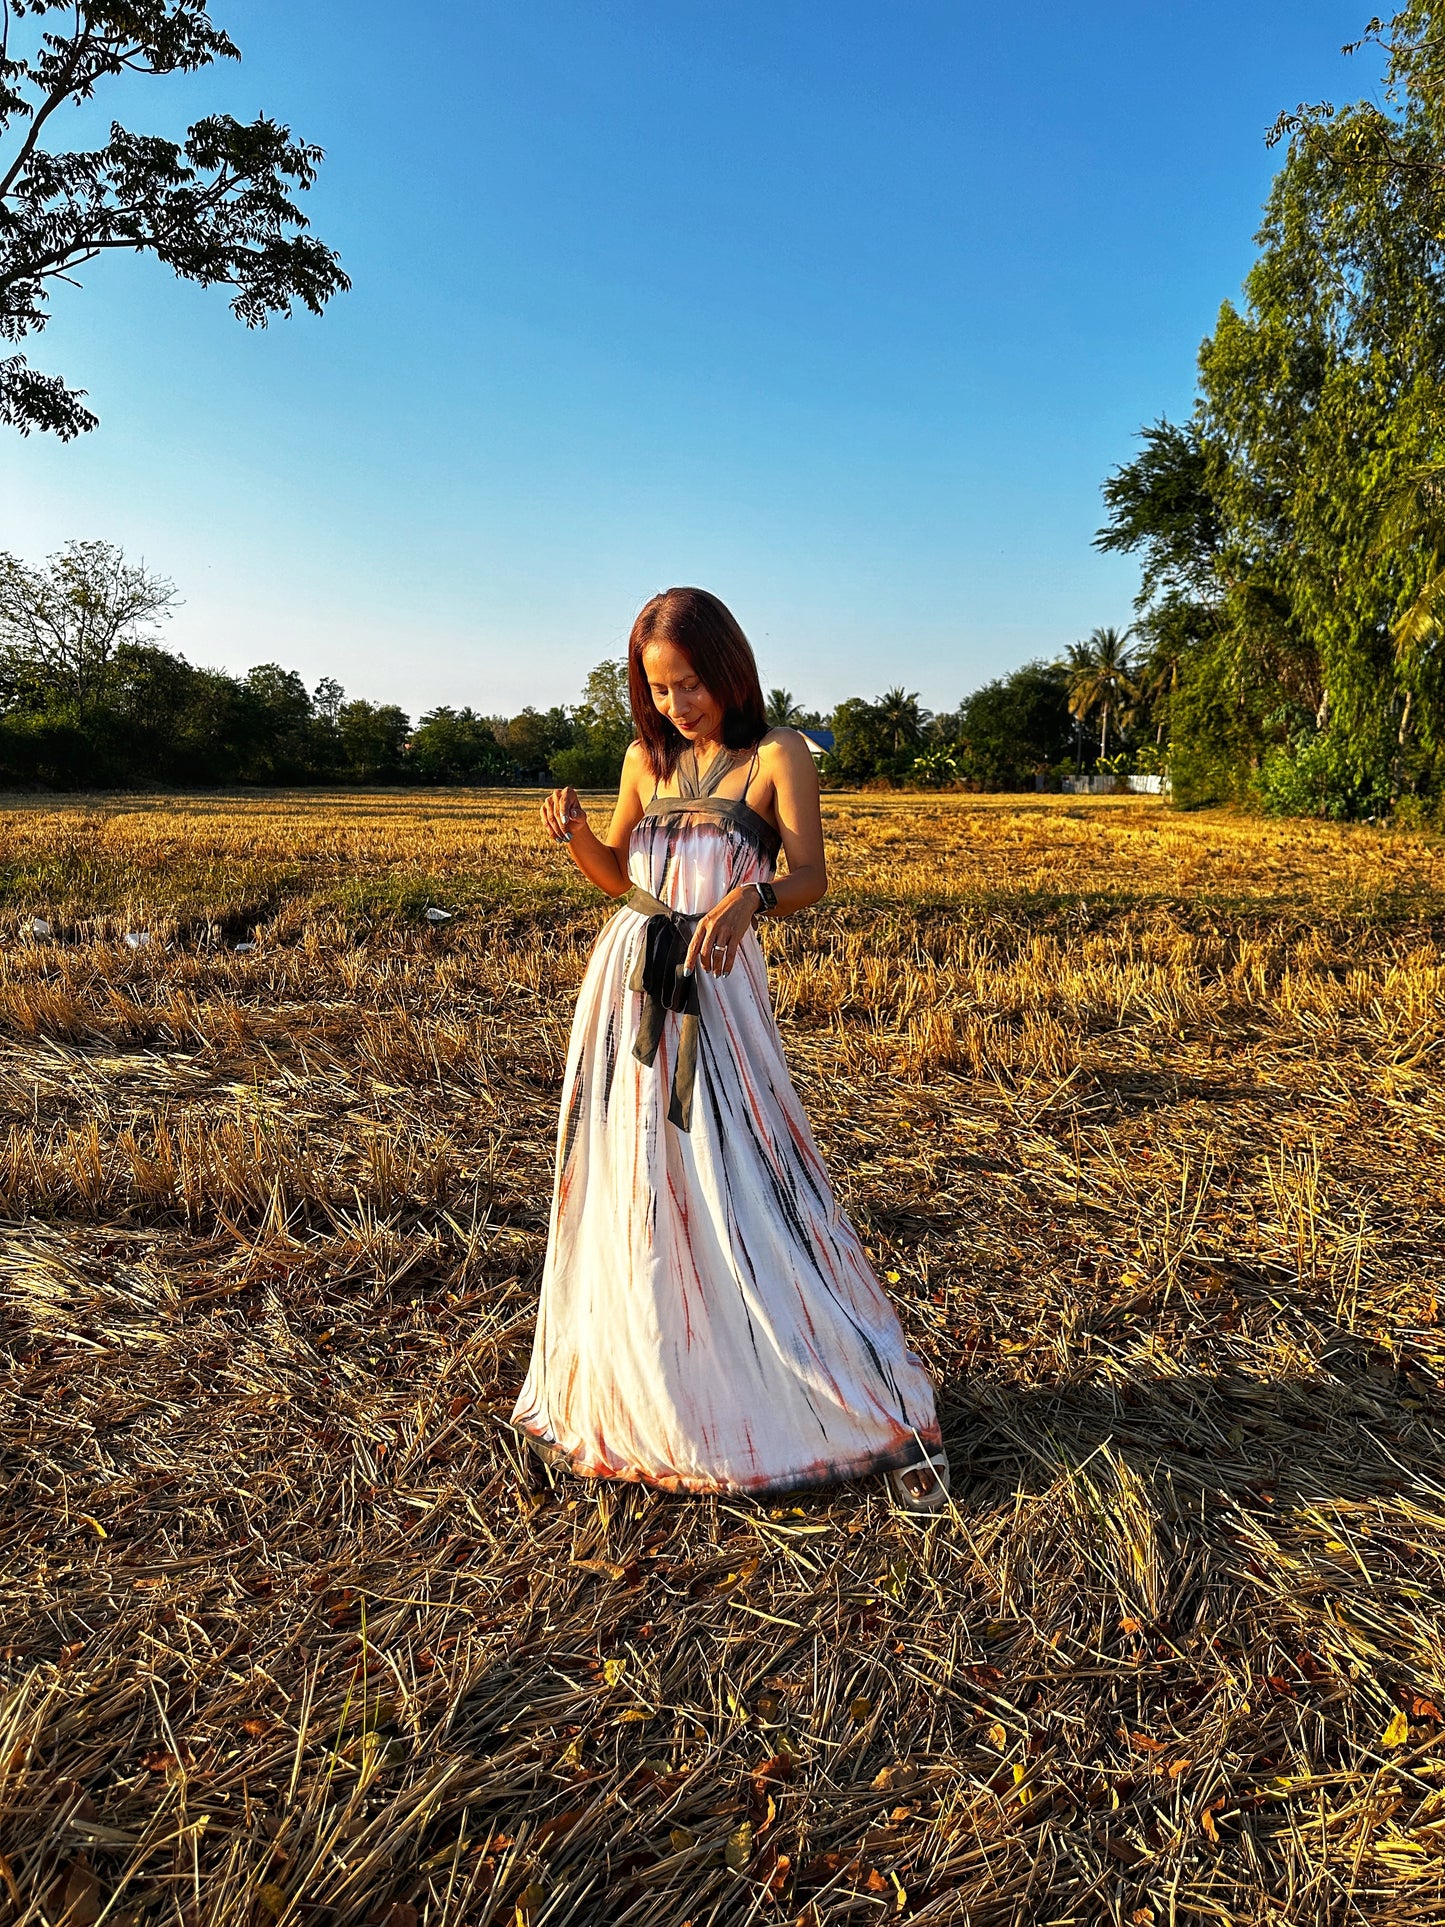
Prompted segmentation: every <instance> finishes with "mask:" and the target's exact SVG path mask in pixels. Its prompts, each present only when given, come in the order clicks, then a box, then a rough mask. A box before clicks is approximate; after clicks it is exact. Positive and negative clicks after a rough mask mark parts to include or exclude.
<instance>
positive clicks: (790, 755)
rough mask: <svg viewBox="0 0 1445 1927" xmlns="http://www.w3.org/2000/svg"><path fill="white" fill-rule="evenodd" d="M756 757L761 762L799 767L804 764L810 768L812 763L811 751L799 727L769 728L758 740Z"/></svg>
mask: <svg viewBox="0 0 1445 1927" xmlns="http://www.w3.org/2000/svg"><path fill="white" fill-rule="evenodd" d="M758 757H759V760H760V761H762V762H766V763H773V764H775V765H781V766H786V765H788V764H792V765H794V766H795V767H797V768H799V769H801V768H802V767H803V766H804V765H805V764H806V765H807V766H808V767H809V768H810V769H811V768H812V764H813V752H812V750H811V749H809V747H808V739H807V737H806V736H805V735H804V734H803V732H802V731H801V730H800V729H770V730H769V731H768V733H767V735H766V736H763V737H760V738H759V740H758Z"/></svg>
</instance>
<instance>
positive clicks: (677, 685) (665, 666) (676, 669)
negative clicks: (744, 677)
mask: <svg viewBox="0 0 1445 1927" xmlns="http://www.w3.org/2000/svg"><path fill="white" fill-rule="evenodd" d="M642 668H643V673H644V674H645V675H646V677H647V686H648V688H649V689H650V690H651V691H652V700H653V702H654V703H655V705H656V706H657V710H658V713H659V715H662V716H665V717H666V718H667V720H668V721H669V722H670V723H671V724H672V726H673V728H674V729H675V730H677V731H678V733H679V734H680V735H682V736H685V737H686V738H687V740H688V742H690V743H698V742H719V741H721V739H722V725H723V712H722V704H721V703H719V702H716V701H714V699H713V697H712V695H711V694H710V692H709V691H708V690H707V689H706V688H704V686H703V683H702V679H701V678H700V677H699V675H698V673H697V671H696V670H695V669H694V668H693V666H692V664H691V663H690V662H689V661H688V659H687V657H686V656H685V655H684V654H683V653H682V651H681V650H680V649H679V648H677V647H676V646H675V645H674V644H673V643H670V642H650V643H648V645H647V647H646V648H645V649H644V650H643V652H642Z"/></svg>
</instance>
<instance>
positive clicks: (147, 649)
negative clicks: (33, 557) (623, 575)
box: [0, 542, 632, 789]
mask: <svg viewBox="0 0 1445 1927" xmlns="http://www.w3.org/2000/svg"><path fill="white" fill-rule="evenodd" d="M174 601H175V594H174V591H173V589H172V587H171V585H170V583H168V582H166V581H165V580H164V579H162V578H161V577H159V576H154V575H151V574H150V573H148V572H147V570H146V569H145V568H144V567H142V566H139V565H137V564H135V563H131V562H128V561H127V560H126V559H125V557H124V556H123V555H122V554H121V552H120V551H119V550H118V549H116V548H114V547H112V546H111V545H110V544H108V543H105V542H71V543H69V544H67V546H66V547H65V548H64V549H63V550H61V552H60V553H59V554H58V555H54V556H52V557H51V558H50V560H49V562H48V563H47V564H46V565H45V566H44V567H43V568H38V569H36V568H29V567H27V566H26V565H25V564H24V563H23V562H20V561H19V560H17V559H16V558H15V557H14V556H11V555H0V785H4V786H5V787H7V788H11V789H16V788H21V789H29V788H36V787H39V788H51V789H91V788H124V787H128V786H132V785H137V784H168V783H174V784H181V785H185V786H192V785H202V786H211V785H223V784H246V783H253V784H293V783H366V784H377V783H512V782H534V783H535V782H573V783H577V784H579V785H584V786H592V785H598V784H607V783H611V782H615V780H616V776H617V772H618V770H619V769H620V767H621V762H622V754H623V751H624V750H625V749H626V747H627V744H628V743H629V742H630V741H631V739H632V724H631V718H630V714H629V710H628V703H627V677H626V672H625V669H624V667H623V665H622V664H620V663H616V662H607V663H602V664H599V666H598V667H597V668H596V669H594V670H593V672H592V674H591V675H590V676H589V677H588V679H587V685H586V688H585V690H584V691H583V696H582V700H581V702H580V703H578V704H577V705H576V706H575V707H573V708H566V709H564V708H553V709H548V710H537V709H533V708H530V707H529V708H527V709H524V710H523V711H522V712H521V714H520V715H518V716H511V717H507V716H486V715H482V714H479V713H478V712H477V711H476V710H474V709H471V708H461V709H458V708H453V707H450V706H447V705H443V706H441V707H439V708H436V709H431V710H428V711H427V712H426V713H425V714H424V715H423V716H421V717H420V718H419V719H418V720H417V721H416V722H415V723H414V722H413V721H412V719H411V718H410V717H409V716H408V715H407V714H406V712H405V711H404V710H403V709H401V708H399V707H398V706H397V705H396V704H395V703H373V702H367V701H365V700H364V699H362V698H358V697H351V698H348V696H347V695H346V692H345V691H344V690H343V689H342V687H341V685H340V684H339V683H338V682H335V681H334V680H332V679H331V678H330V677H323V678H322V680H321V681H320V682H319V683H318V684H317V685H316V687H315V688H314V689H308V688H307V687H306V684H305V683H304V682H303V681H302V679H301V677H300V676H299V675H297V673H296V672H295V670H292V669H284V668H282V667H281V665H280V664H279V663H274V662H266V663H259V664H258V665H257V666H256V667H255V668H254V669H251V670H249V671H248V672H247V673H246V674H245V675H243V676H233V675H229V674H227V673H226V672H225V671H224V670H219V669H204V668H198V667H197V666H196V665H195V664H193V663H190V662H187V661H186V659H185V658H184V657H183V656H181V655H179V654H177V653H176V652H175V651H173V650H171V649H167V648H164V647H162V646H161V645H160V643H159V642H158V640H157V635H158V631H159V626H160V624H161V623H162V622H163V621H164V620H165V618H166V617H167V615H168V614H169V612H170V610H171V608H172V605H173V603H174Z"/></svg>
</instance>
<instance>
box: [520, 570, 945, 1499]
mask: <svg viewBox="0 0 1445 1927" xmlns="http://www.w3.org/2000/svg"><path fill="white" fill-rule="evenodd" d="M627 668H628V684H629V690H630V694H631V698H632V714H633V718H634V721H635V724H636V728H637V741H636V742H634V743H633V744H632V745H631V747H630V748H629V750H628V752H627V756H626V758H625V760H624V763H623V767H622V783H621V789H620V792H619V795H618V798H617V806H616V808H615V809H614V811H613V813H612V826H611V828H610V829H609V830H608V832H607V836H606V838H605V839H600V838H598V837H597V836H596V835H595V834H594V832H593V830H592V829H591V827H590V825H589V824H588V822H587V819H586V817H585V815H584V814H583V811H582V808H581V805H580V803H579V802H578V800H577V795H576V792H575V791H574V790H571V789H560V790H554V791H553V792H552V794H551V795H550V796H549V797H548V798H547V801H546V803H545V804H544V805H543V807H542V820H543V822H544V823H545V825H546V827H547V829H548V830H549V831H550V832H551V834H552V835H553V836H554V837H555V838H557V839H558V840H560V841H562V842H564V843H566V844H567V845H568V847H569V849H570V851H571V855H572V860H573V861H574V862H575V863H576V864H577V866H578V868H579V869H580V870H581V871H582V872H583V874H584V875H585V876H587V877H589V878H590V879H591V881H592V882H593V883H595V884H596V885H597V886H598V888H599V889H601V890H605V891H606V893H607V894H608V895H609V896H613V897H623V896H625V897H626V899H627V901H626V904H625V906H624V908H623V909H622V911H621V912H620V913H619V914H618V915H617V916H615V917H613V918H612V919H611V920H610V921H609V922H608V924H607V925H606V927H605V928H604V930H603V932H602V935H601V936H600V938H599V939H598V942H597V946H596V948H595V950H594V951H593V953H592V958H591V961H590V963H589V965H588V968H587V974H586V977H585V978H584V980H583V984H582V991H581V995H580V997H579V998H578V1003H577V1015H576V1019H575V1021H574V1023H573V1027H572V1042H571V1047H570V1049H569V1051H568V1054H567V1070H566V1077H565V1082H564V1095H563V1102H562V1119H561V1126H560V1130H559V1133H558V1150H557V1179H556V1190H555V1194H554V1198H553V1204H552V1224H551V1236H550V1239H549V1243H548V1248H547V1262H546V1267H545V1270H544V1273H543V1278H542V1297H541V1304H540V1307H539V1311H538V1318H537V1336H536V1342H535V1345H534V1348H533V1352H532V1363H531V1369H530V1371H529V1372H528V1374H527V1382H526V1384H525V1385H524V1386H523V1388H522V1392H521V1396H520V1398H519V1399H518V1401H517V1408H516V1411H515V1412H514V1414H513V1420H514V1423H515V1424H517V1425H518V1426H520V1427H521V1429H522V1430H523V1432H524V1433H525V1434H526V1435H527V1437H528V1439H529V1441H530V1442H532V1443H533V1444H534V1445H535V1446H536V1448H537V1449H538V1450H539V1451H540V1452H541V1453H542V1455H543V1456H544V1457H545V1458H547V1459H548V1460H549V1461H550V1462H552V1463H560V1464H565V1465H567V1466H568V1467H570V1469H571V1470H572V1471H574V1472H577V1473H580V1474H582V1475H583V1476H585V1477H589V1478H611V1479H641V1480H645V1481H646V1482H647V1483H648V1484H650V1485H657V1486H663V1487H666V1488H667V1489H669V1490H672V1491H678V1492H750V1493H777V1492H787V1491H790V1490H792V1489H794V1488H796V1487H799V1486H807V1485H820V1484H825V1483H828V1482H830V1481H832V1480H836V1479H847V1478H857V1477H860V1476H862V1475H864V1474H868V1473H875V1472H884V1473H887V1474H888V1477H889V1483H890V1487H891V1490H892V1492H893V1496H894V1497H895V1499H896V1500H897V1501H898V1502H899V1504H900V1505H902V1506H903V1507H905V1508H906V1509H907V1510H909V1511H913V1512H935V1511H939V1510H941V1509H942V1508H943V1507H944V1506H945V1505H946V1503H947V1486H948V1461H947V1459H946V1458H945V1456H944V1453H943V1449H942V1445H941V1443H940V1441H939V1432H938V1421H937V1418H936V1417H935V1415H934V1401H933V1387H932V1385H931V1383H930V1382H929V1379H928V1377H927V1375H926V1373H925V1372H924V1369H923V1366H922V1365H921V1364H920V1362H919V1361H918V1359H917V1358H915V1357H914V1356H913V1354H912V1353H911V1352H910V1351H909V1350H908V1348H907V1345H906V1343H905V1340H904V1336H903V1331H902V1328H901V1327H900V1325H899V1323H898V1319H897V1316H896V1314H895V1313H894V1311H893V1308H892V1306H891V1305H890V1304H889V1303H888V1300H887V1298H886V1296H885V1295H884V1292H883V1288H882V1286H881V1285H880V1284H879V1282H878V1279H877V1277H876V1276H875V1274H874V1272H873V1270H872V1268H871V1267H870V1265H869V1263H868V1260H867V1258H866V1257H865V1255H864V1252H863V1248H862V1246H861V1245H860V1243H859V1241H858V1237H857V1234H856V1232H855V1231H854V1230H853V1227H852V1225H851V1224H850V1223H849V1222H848V1220H847V1218H845V1217H844V1215H843V1214H842V1212H841V1211H840V1209H839V1207H838V1204H837V1202H836V1200H835V1199H834V1197H833V1193H832V1190H831V1188H830V1186H829V1183H828V1179H827V1175H826V1173H825V1171H824V1169H823V1165H822V1161H821V1159H820V1158H819V1156H818V1152H817V1148H816V1146H815V1145H814V1143H813V1139H812V1135H811V1133H810V1132H809V1130H808V1125H807V1121H806V1119H805V1118H804V1116H803V1112H802V1108H801V1106H800V1105H799V1103H798V1098H797V1094H796V1092H795V1091H794V1089H793V1086H792V1082H791V1080H790V1079H789V1076H788V1071H787V1066H786V1065H785V1063H784V1061H783V1053H782V1045H781V1042H780V1040H779V1037H778V1031H777V1026H776V1025H775V1023H774V1022H773V1015H772V1008H771V1005H770V1003H769V999H768V986H767V975H766V971H765V968H764V964H763V956H762V951H761V948H760V947H759V944H758V940H757V937H756V936H755V934H754V932H753V924H754V922H755V921H756V920H757V918H758V917H760V916H788V915H791V914H792V912H794V911H796V910H802V909H804V908H806V906H807V905H808V904H810V903H816V902H817V901H818V899H819V898H820V897H821V896H822V895H823V892H824V890H825V889H826V887H827V875H826V871H825V868H824V862H823V827H822V820H821V816H820V813H819V808H818V779H817V777H816V775H815V773H814V770H813V760H812V756H811V754H810V752H809V750H808V747H807V744H806V743H805V742H804V740H803V738H802V737H801V736H800V735H798V733H797V732H796V731H795V730H790V729H769V728H768V726H767V721H766V718H765V716H764V713H763V698H762V691H761V689H760V687H759V685H758V672H757V665H756V664H755V662H754V661H753V653H752V650H751V649H750V648H749V646H748V642H747V638H746V637H745V636H744V635H743V632H742V630H741V629H740V628H739V627H738V625H737V622H736V621H735V620H734V618H733V617H732V616H731V615H730V614H729V612H728V610H727V609H726V608H725V607H724V606H723V604H722V603H721V602H719V601H718V600H717V598H716V597H715V596H711V595H708V594H707V593H706V592H705V591H704V590H701V589H669V590H668V591H667V592H666V594H664V595H660V596H655V597H654V598H653V600H652V601H651V602H649V603H648V604H647V607H646V608H645V609H644V610H643V611H642V613H641V614H640V615H639V616H638V618H637V621H636V622H635V624H634V625H633V629H632V637H631V642H630V644H629V647H628V655H627ZM780 848H781V849H782V851H784V852H785V853H786V856H787V859H788V867H787V871H786V874H785V875H783V876H781V877H779V878H778V879H777V881H776V882H774V881H773V865H774V862H775V860H776V858H777V855H778V852H779V849H780Z"/></svg>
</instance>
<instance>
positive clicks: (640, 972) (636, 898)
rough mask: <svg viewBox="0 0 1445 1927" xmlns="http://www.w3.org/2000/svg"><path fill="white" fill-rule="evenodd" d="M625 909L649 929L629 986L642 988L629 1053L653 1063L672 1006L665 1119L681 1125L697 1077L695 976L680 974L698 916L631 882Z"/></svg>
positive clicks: (686, 1120) (686, 1123)
mask: <svg viewBox="0 0 1445 1927" xmlns="http://www.w3.org/2000/svg"><path fill="white" fill-rule="evenodd" d="M623 902H624V904H625V905H626V907H627V908H628V909H629V910H637V911H640V912H641V914H642V915H643V916H644V917H646V918H647V930H646V933H645V936H644V939H643V942H642V945H641V947H640V948H639V950H638V952H637V962H636V964H635V965H634V967H633V971H632V976H631V978H630V979H629V980H628V988H629V989H631V990H640V991H641V992H642V1016H641V1018H640V1019H639V1021H638V1025H637V1036H636V1038H635V1039H634V1040H633V1045H632V1055H633V1056H634V1057H635V1058H636V1059H637V1061H638V1063H639V1064H649V1065H650V1064H652V1063H654V1062H655V1061H656V1058H657V1047H658V1045H659V1044H660V1043H661V1042H662V1026H663V1021H664V1019H665V1017H666V1014H667V1012H668V1011H670V1010H675V1011H676V1012H677V1013H678V1015H679V1016H680V1017H681V1019H682V1022H681V1024H680V1025H679V1027H678V1039H677V1061H676V1063H675V1064H674V1065H673V1067H672V1092H671V1095H670V1098H669V1101H668V1106H667V1116H668V1121H669V1122H670V1123H672V1124H675V1125H676V1126H677V1128H678V1130H679V1131H687V1130H690V1129H691V1128H692V1091H693V1085H694V1083H695V1082H696V1080H697V1032H698V1023H699V1016H698V999H697V978H696V976H695V975H694V976H691V977H684V976H683V974H682V966H683V964H684V962H685V961H686V959H687V947H688V945H689V944H690V943H691V942H692V933H693V930H694V929H695V928H696V926H697V924H698V922H699V921H700V919H699V918H697V917H692V916H688V915H687V914H686V912H685V911H682V910H669V909H668V907H667V905H666V904H665V903H662V902H660V901H659V899H658V898H657V897H654V896H652V895H651V894H650V893H649V892H648V891H646V890H642V889H638V888H634V889H632V890H630V891H629V892H628V894H627V895H626V897H624V899H623Z"/></svg>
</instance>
